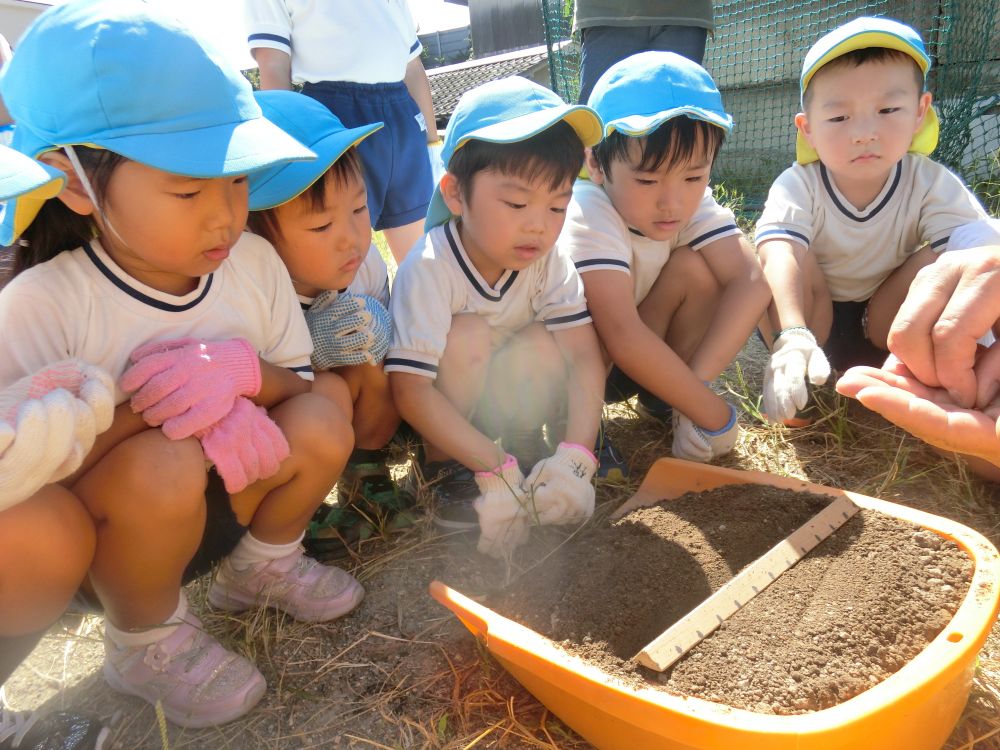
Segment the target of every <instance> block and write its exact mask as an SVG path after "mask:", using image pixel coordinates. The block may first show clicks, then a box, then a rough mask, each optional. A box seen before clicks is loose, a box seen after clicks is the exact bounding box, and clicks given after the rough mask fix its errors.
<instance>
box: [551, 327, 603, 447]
mask: <svg viewBox="0 0 1000 750" xmlns="http://www.w3.org/2000/svg"><path fill="white" fill-rule="evenodd" d="M552 337H553V338H554V339H555V342H556V346H558V347H559V351H561V352H562V355H563V359H565V360H566V367H567V371H568V375H569V378H568V382H567V420H566V435H565V437H564V440H565V441H566V442H567V443H576V444H577V445H582V446H584V447H585V448H588V449H590V447H591V446H592V445H594V443H595V442H596V440H597V431H598V429H599V427H600V421H601V407H602V405H603V403H604V363H603V361H602V360H601V347H600V345H599V344H598V343H597V333H596V332H595V331H594V327H593V326H590V325H586V326H575V327H574V328H563V329H561V330H557V331H553V332H552Z"/></svg>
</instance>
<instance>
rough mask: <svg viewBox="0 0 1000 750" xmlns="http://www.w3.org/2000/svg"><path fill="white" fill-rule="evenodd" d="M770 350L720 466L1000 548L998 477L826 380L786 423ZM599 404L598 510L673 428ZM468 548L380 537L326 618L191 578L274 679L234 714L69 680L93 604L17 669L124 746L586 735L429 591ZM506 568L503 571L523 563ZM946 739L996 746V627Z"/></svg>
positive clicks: (749, 387) (545, 740)
mask: <svg viewBox="0 0 1000 750" xmlns="http://www.w3.org/2000/svg"><path fill="white" fill-rule="evenodd" d="M761 357H762V351H761V350H760V349H759V346H758V345H757V344H756V342H751V343H750V344H748V346H747V347H746V349H745V350H744V352H743V353H742V355H741V357H740V359H739V361H738V362H737V363H736V364H735V365H734V367H732V368H730V370H729V371H727V373H725V374H724V376H723V377H722V378H720V380H719V388H720V390H722V389H725V390H727V391H728V397H729V398H731V399H733V400H734V402H738V403H740V404H742V405H743V407H744V411H745V414H744V421H743V427H744V429H743V434H742V437H741V440H740V443H739V445H738V446H737V449H736V451H734V453H733V454H732V455H730V456H728V457H726V459H725V460H724V462H723V463H725V464H726V465H729V466H732V467H735V468H743V469H757V470H765V471H771V472H774V473H778V474H783V475H790V476H797V477H803V478H808V479H810V480H811V481H815V482H819V483H822V484H829V485H833V486H839V487H844V488H846V489H851V490H856V491H860V492H864V493H866V494H870V495H875V496H879V497H883V498H885V499H889V500H893V501H895V502H901V503H905V504H908V505H912V506H915V507H918V508H921V509H923V510H928V511H930V512H932V513H937V514H939V515H944V516H948V517H950V518H954V519H956V520H958V521H960V522H962V523H965V524H967V525H969V526H971V527H973V528H975V529H977V530H978V531H980V532H981V533H983V534H984V535H986V536H987V537H988V538H989V539H991V541H993V543H994V544H997V545H1000V505H998V503H997V501H998V500H1000V488H997V487H996V486H992V485H986V484H984V483H982V482H980V481H978V480H977V479H975V478H973V477H970V476H969V475H968V474H967V473H966V472H965V471H964V470H963V468H962V466H961V465H960V464H959V463H957V462H955V461H954V460H949V459H945V458H942V457H941V456H939V455H938V454H936V453H934V452H932V451H930V450H929V449H927V448H926V447H924V446H923V445H922V444H920V443H919V442H917V441H916V440H913V439H912V438H910V437H908V436H906V435H905V434H903V433H902V432H900V431H899V430H897V429H895V428H894V427H892V426H890V425H888V424H887V423H886V422H884V421H883V420H881V419H880V418H879V417H877V416H876V415H873V414H871V413H869V412H867V411H866V410H864V409H863V408H861V407H860V406H859V405H857V404H855V403H853V402H849V401H847V400H845V399H842V398H840V397H839V396H837V395H836V394H835V393H833V392H832V390H829V389H826V390H823V391H821V392H820V393H819V394H818V401H819V403H820V404H821V410H820V418H819V419H818V420H817V421H816V422H815V423H814V424H813V425H812V426H811V427H808V428H805V429H802V430H795V431H792V430H787V429H785V428H776V427H773V426H771V425H768V424H766V423H764V422H762V421H760V420H759V419H758V418H756V417H755V414H756V398H755V397H754V396H753V394H756V393H759V383H758V382H756V379H757V378H759V374H760V364H759V363H760V361H761ZM606 417H607V420H608V432H609V434H610V436H611V438H612V440H613V441H614V442H615V444H616V446H617V447H618V449H619V451H620V452H621V453H623V454H624V455H626V456H628V458H629V461H630V464H631V471H632V473H631V477H630V478H629V479H626V480H624V481H620V482H601V483H600V484H599V486H598V509H597V517H598V518H599V519H600V518H603V517H606V516H607V515H609V514H610V513H611V512H613V510H614V509H615V508H617V507H618V506H619V505H620V504H621V503H622V502H623V501H624V500H626V499H627V498H628V497H629V496H631V494H632V493H633V492H634V491H635V489H636V488H637V487H638V484H639V482H640V480H641V479H642V477H643V476H644V474H645V472H646V470H647V469H648V467H649V465H650V464H651V463H652V462H653V461H655V460H656V459H657V458H659V457H661V456H664V455H669V452H670V436H669V431H668V430H665V429H664V428H663V426H662V425H660V424H659V423H656V422H654V421H652V420H648V419H644V418H641V417H640V416H638V415H637V414H636V413H635V411H634V410H633V409H632V408H631V407H630V406H629V405H628V404H619V405H614V406H611V407H608V409H607V412H606ZM396 459H397V461H399V462H400V463H399V465H398V466H397V467H396V470H397V471H399V472H402V471H404V470H405V468H406V467H405V463H404V462H405V461H406V459H407V455H406V453H405V451H403V450H402V449H399V452H398V454H397V455H396ZM463 545H464V546H463ZM470 549H471V547H470V546H469V544H468V543H467V542H464V543H462V542H459V541H458V540H457V539H456V538H452V537H448V536H438V535H434V534H433V533H432V531H431V530H430V528H429V527H428V525H427V521H426V520H425V521H423V522H422V523H421V524H419V525H418V526H416V527H415V528H412V529H409V530H407V531H406V532H404V533H403V534H402V535H400V536H397V537H394V539H393V542H392V543H387V542H386V541H384V540H381V539H379V538H376V539H374V540H371V541H369V542H365V543H363V544H362V545H361V546H360V548H359V549H358V550H357V553H356V558H355V559H353V560H351V559H348V560H346V563H347V564H346V565H345V567H351V568H352V569H353V571H354V573H355V575H357V576H358V577H359V578H360V579H362V580H363V581H364V583H365V586H366V588H367V589H368V590H369V601H371V602H372V603H373V604H372V607H373V609H371V610H366V609H365V606H367V602H366V605H363V608H362V609H361V610H359V612H358V613H356V614H355V615H354V616H352V617H349V618H346V619H344V620H341V621H338V622H336V623H332V624H329V625H308V624H302V623H297V622H294V621H293V620H291V619H290V618H286V617H284V616H282V615H279V614H276V613H275V612H273V611H271V610H266V609H265V610H257V611H254V612H249V613H247V614H244V615H238V616H233V615H228V614H223V613H213V612H211V611H210V610H208V609H207V608H206V607H203V606H200V603H201V602H203V600H204V596H205V591H206V588H207V579H203V580H202V581H200V582H198V583H197V584H195V585H194V586H193V587H192V589H191V590H190V592H189V593H190V597H191V599H192V601H193V602H195V603H196V607H197V609H199V610H200V611H201V613H202V614H203V616H204V621H205V624H206V627H207V628H208V629H210V630H211V632H212V633H213V634H215V635H216V636H217V637H219V638H220V640H222V641H223V642H224V643H225V644H226V645H227V646H230V647H232V648H234V649H236V650H237V651H239V652H241V653H244V654H246V655H247V656H248V657H250V658H252V659H253V660H254V661H255V662H256V663H257V664H258V666H259V667H260V668H261V670H262V671H263V672H264V674H265V677H266V678H267V680H268V684H269V690H268V695H267V697H266V698H265V700H264V702H263V703H262V704H261V705H260V706H259V707H258V708H257V709H255V711H253V712H252V713H251V714H250V716H248V717H247V718H246V719H245V720H243V721H240V722H236V723H234V724H231V725H227V726H223V727H219V728H216V729H212V730H203V731H200V732H192V731H190V730H189V731H186V732H185V731H181V730H177V729H176V728H174V727H170V726H167V727H164V729H165V731H161V727H160V725H159V722H158V721H157V720H156V716H155V714H153V712H151V711H149V710H148V709H140V708H137V707H136V706H137V702H136V701H130V700H128V699H118V698H115V697H113V696H112V697H109V696H108V693H109V692H110V691H107V690H106V689H105V688H103V684H102V683H101V681H100V679H99V678H98V677H96V676H91V677H87V678H85V679H84V680H83V682H82V683H80V684H79V685H77V686H75V687H74V686H72V685H71V684H70V683H71V681H70V680H69V679H68V677H67V674H68V672H70V671H72V666H73V664H74V663H75V661H76V660H77V659H78V656H79V654H81V653H82V652H84V651H86V650H88V649H89V650H90V651H96V653H97V658H98V659H99V652H100V643H99V635H100V633H99V627H100V619H99V618H96V617H88V618H83V619H80V618H76V619H74V620H72V621H67V623H66V624H67V626H68V627H69V628H70V629H68V630H65V631H64V632H63V633H60V634H57V635H55V636H52V637H50V638H49V639H47V640H49V641H52V642H53V645H54V647H55V655H54V656H53V657H51V658H50V659H49V661H48V662H46V663H45V664H44V665H42V664H40V662H39V661H38V659H35V658H33V659H32V660H31V661H32V663H31V664H29V665H27V668H28V669H29V672H28V673H27V676H26V677H25V676H24V674H22V678H21V679H22V681H23V680H24V679H27V680H29V681H30V680H35V681H38V682H45V683H49V684H51V685H54V686H55V696H56V697H55V698H54V701H55V704H56V705H62V704H65V705H69V706H74V707H80V708H84V709H87V708H93V709H95V710H97V711H98V712H99V713H101V715H103V716H105V717H106V718H109V717H113V720H114V727H115V732H114V737H115V743H114V747H116V748H129V749H130V750H131V748H171V749H175V750H176V749H179V748H191V749H194V748H241V749H243V748H275V749H281V750H284V748H307V747H334V748H392V749H393V750H396V749H397V748H403V749H404V750H410V749H411V748H413V749H418V748H420V749H422V748H427V749H429V750H459V749H463V750H464V749H466V748H551V749H553V750H555V749H556V748H558V749H559V750H578V749H582V748H586V747H588V745H587V743H586V742H584V741H583V740H581V739H580V738H578V737H577V736H576V735H575V734H573V732H572V731H571V730H569V729H568V728H567V727H566V726H565V725H563V724H562V722H560V721H559V720H558V719H557V718H556V717H554V716H552V715H551V714H550V713H549V712H548V711H547V710H546V709H545V707H544V706H542V705H540V704H539V703H538V702H537V701H536V700H535V699H534V698H533V697H532V696H531V695H530V694H529V693H527V691H525V690H524V689H523V688H522V687H521V686H520V685H519V684H517V683H516V682H515V681H514V680H513V679H512V678H511V677H510V676H509V675H508V674H507V673H506V672H504V671H503V670H502V669H501V668H500V667H499V666H498V664H497V663H496V662H494V661H493V659H492V658H491V657H490V656H489V654H488V653H486V652H485V651H484V650H483V649H482V648H481V647H480V646H479V645H478V644H477V643H476V642H475V641H474V639H472V638H471V637H470V636H468V634H467V633H466V632H465V631H464V630H463V629H462V628H461V627H460V626H459V625H458V624H457V622H456V621H455V618H453V617H452V616H451V615H449V614H448V613H447V612H446V611H445V610H443V609H442V608H440V607H439V606H437V605H436V604H435V603H433V602H430V601H428V598H427V595H426V593H424V592H425V586H426V582H427V580H429V578H430V577H440V576H441V574H442V571H444V572H454V571H455V569H456V565H458V566H462V565H466V564H467V563H468V561H469V560H471V559H473V558H475V554H474V553H472V552H470ZM456 560H457V562H456ZM343 562H345V561H342V564H343ZM536 564H544V560H542V561H538V562H537V563H536ZM505 572H506V577H510V576H514V575H519V574H523V573H524V572H525V571H524V570H516V569H508V570H506V571H505ZM494 574H495V575H500V577H501V578H502V577H504V576H502V575H501V574H499V573H498V572H497V571H494ZM470 581H471V582H470V583H469V587H470V590H469V592H468V593H470V595H476V594H477V593H481V589H480V588H477V580H476V579H475V578H472V579H470ZM494 583H495V582H494ZM377 602H381V604H377ZM30 670H33V671H30ZM60 670H61V671H60ZM24 671H25V667H22V673H24ZM90 701H92V702H90ZM116 713H117V715H115V714H116ZM947 747H948V748H949V750H958V749H959V748H961V749H963V750H973V749H975V750H987V749H990V748H992V749H998V748H1000V627H997V628H994V631H993V633H992V635H991V637H990V639H989V641H988V642H987V644H986V647H985V648H984V650H983V652H982V654H981V655H980V659H979V663H978V666H977V670H976V675H975V679H974V683H973V688H972V695H971V698H970V701H969V703H968V706H967V708H966V710H965V713H964V715H963V717H962V720H961V723H960V724H959V725H958V727H957V728H956V729H955V732H954V734H953V735H952V738H951V740H950V741H949V743H948V745H947Z"/></svg>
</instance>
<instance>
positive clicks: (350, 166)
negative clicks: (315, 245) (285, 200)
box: [247, 146, 365, 245]
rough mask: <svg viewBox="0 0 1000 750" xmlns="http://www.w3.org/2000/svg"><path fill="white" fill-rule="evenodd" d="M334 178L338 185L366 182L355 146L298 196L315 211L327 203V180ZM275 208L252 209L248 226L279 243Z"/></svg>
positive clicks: (279, 230)
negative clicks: (359, 181)
mask: <svg viewBox="0 0 1000 750" xmlns="http://www.w3.org/2000/svg"><path fill="white" fill-rule="evenodd" d="M328 179H332V180H333V181H334V183H336V184H337V185H338V186H346V185H348V184H350V182H351V180H354V179H357V180H361V182H362V183H363V182H364V179H365V170H364V166H363V165H362V164H361V157H360V156H358V152H357V150H356V148H355V147H354V146H351V148H349V149H347V151H345V152H344V153H343V154H341V155H340V158H338V159H337V161H335V162H334V163H333V164H332V165H331V166H330V168H329V169H328V170H326V172H324V173H323V176H322V177H320V178H319V179H318V180H316V181H315V182H314V183H313V184H312V185H310V186H309V187H307V188H306V189H305V190H303V191H302V193H301V194H300V195H298V196H296V198H306V199H307V200H308V201H309V207H310V208H311V209H312V210H313V211H318V210H320V209H322V208H323V206H324V205H325V204H326V182H327V180H328ZM277 208H278V207H277V206H275V207H274V208H265V209H263V210H261V211H251V212H250V215H249V216H248V217H247V228H248V229H249V230H250V231H251V232H253V233H254V234H256V235H259V236H261V237H263V238H264V239H265V240H267V241H268V242H270V243H271V244H272V245H274V244H276V243H277V240H278V239H279V238H280V237H281V227H280V226H278V218H277V214H276V211H275V209H277Z"/></svg>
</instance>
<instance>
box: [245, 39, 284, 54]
mask: <svg viewBox="0 0 1000 750" xmlns="http://www.w3.org/2000/svg"><path fill="white" fill-rule="evenodd" d="M247 44H249V45H250V49H257V48H259V47H264V48H267V49H276V50H279V51H280V52H284V53H285V54H287V55H291V54H292V43H291V42H290V41H289V40H288V39H287V38H285V37H282V36H278V35H277V34H251V35H250V36H248V37H247Z"/></svg>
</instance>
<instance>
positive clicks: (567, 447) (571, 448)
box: [525, 443, 597, 525]
mask: <svg viewBox="0 0 1000 750" xmlns="http://www.w3.org/2000/svg"><path fill="white" fill-rule="evenodd" d="M596 471H597V458H596V457H595V456H594V454H593V453H591V452H590V451H589V450H587V449H586V448H584V447H583V446H582V445H577V444H575V443H559V447H558V448H556V452H555V453H554V454H553V455H552V456H550V457H549V458H543V459H542V460H541V461H539V462H538V463H537V464H535V468H533V469H532V470H531V473H530V474H529V475H528V478H527V480H525V485H526V486H527V488H528V491H529V492H530V493H531V496H532V501H533V505H534V512H535V517H536V519H537V521H538V523H539V524H540V525H546V524H562V523H582V522H583V521H586V520H587V519H588V518H590V517H591V516H592V515H593V514H594V485H593V484H592V483H591V480H592V479H593V478H594V472H596Z"/></svg>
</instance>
